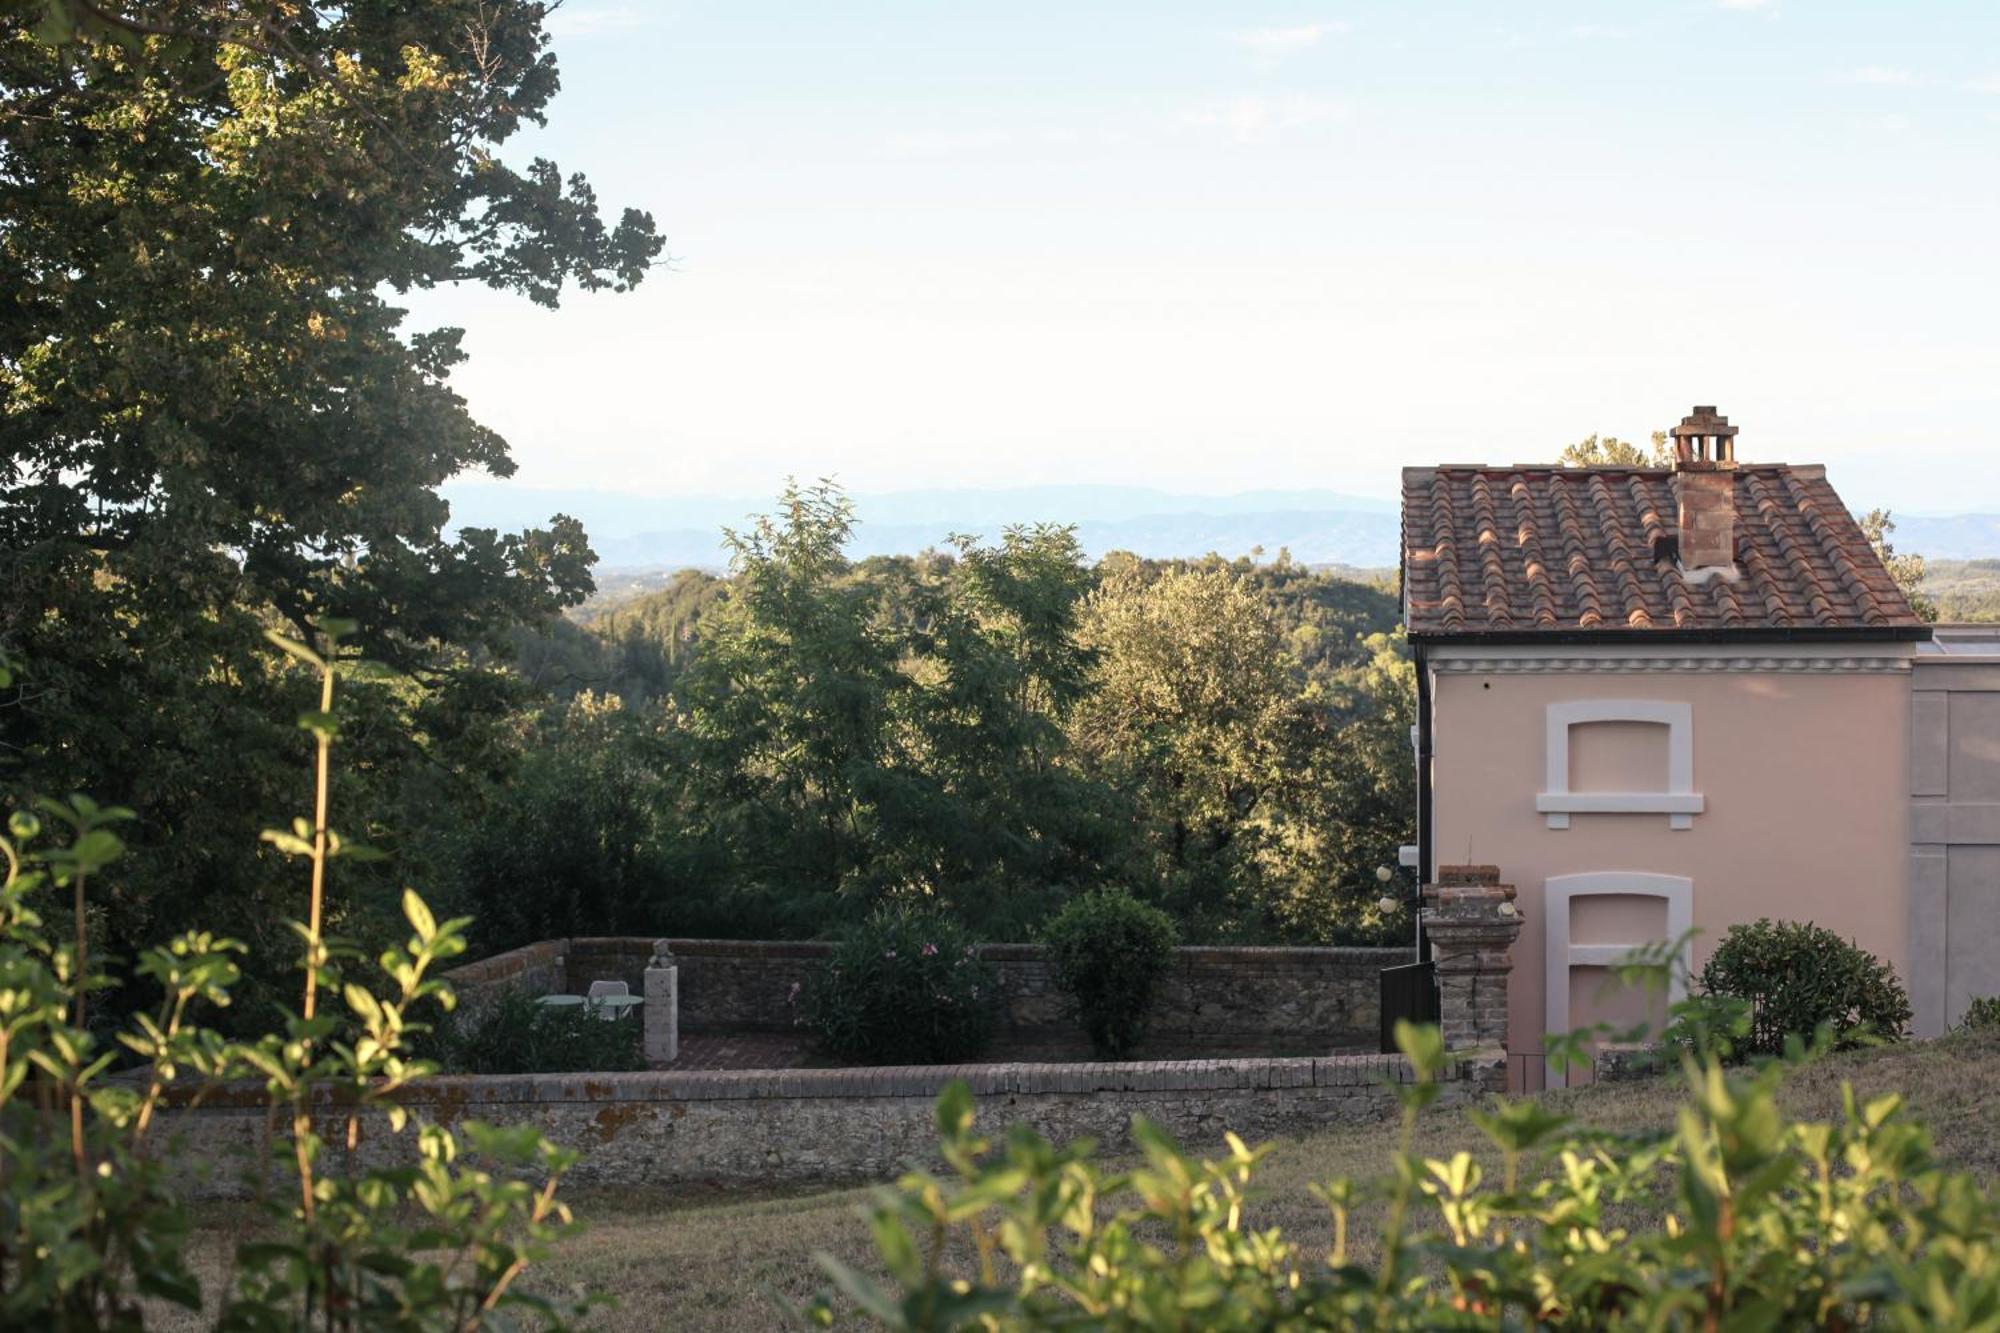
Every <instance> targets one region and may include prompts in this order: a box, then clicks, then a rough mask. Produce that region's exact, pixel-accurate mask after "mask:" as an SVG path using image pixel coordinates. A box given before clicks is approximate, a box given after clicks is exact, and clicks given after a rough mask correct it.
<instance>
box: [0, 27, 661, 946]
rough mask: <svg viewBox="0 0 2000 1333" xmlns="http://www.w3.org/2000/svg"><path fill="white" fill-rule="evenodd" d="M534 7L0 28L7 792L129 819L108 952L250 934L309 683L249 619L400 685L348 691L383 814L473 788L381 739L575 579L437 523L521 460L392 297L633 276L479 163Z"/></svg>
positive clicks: (481, 535) (577, 194)
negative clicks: (263, 826) (272, 821)
mask: <svg viewBox="0 0 2000 1333" xmlns="http://www.w3.org/2000/svg"><path fill="white" fill-rule="evenodd" d="M543 15H544V8H543V6H541V5H539V4H535V3H529V2H528V0H497V2H496V0H423V2H422V3H417V2H415V0H402V2H400V3H387V4H365V5H363V4H331V5H320V6H315V7H313V8H311V9H309V10H305V9H296V8H285V7H276V8H273V7H270V6H257V5H248V4H243V3H238V2H237V0H161V2H160V3H149V4H145V5H142V6H138V7H136V8H135V7H129V6H111V5H91V4H80V3H69V2H68V0H49V2H48V3H42V4H24V5H14V6H9V7H6V8H4V9H0V289H4V290H5V291H7V292H8V293H9V299H8V300H7V302H6V303H5V306H4V309H0V403H4V407H0V586H4V587H5V588H6V590H7V595H6V596H5V597H4V598H0V643H4V644H6V645H7V646H8V647H9V648H10V649H11V650H12V651H13V652H14V653H16V654H17V655H18V656H19V657H21V658H22V659H23V660H24V661H25V662H26V663H27V664H28V666H27V667H26V674H25V676H24V678H23V680H22V681H21V682H20V687H19V689H18V690H17V691H16V692H15V693H13V694H12V695H10V696H0V755H4V756H6V766H5V768H4V769H0V783H4V786H5V794H8V795H11V796H13V797H15V798H17V799H18V798H21V797H24V796H25V795H26V794H27V793H30V792H34V791H73V790H95V791H101V792H105V793H108V794H115V795H116V797H117V798H118V799H119V800H121V801H123V802H125V803H126V804H129V805H131V806H133V807H134V808H136V809H138V810H139V811H140V812H141V814H142V816H143V818H142V820H141V822H140V823H139V824H138V825H136V826H135V829H136V830H137V831H136V832H135V833H134V834H133V837H134V838H135V847H134V851H135V855H134V856H133V858H132V860H131V862H130V865H131V866H132V872H133V873H132V874H131V876H130V877H129V879H127V880H126V881H125V882H124V883H123V884H121V886H120V892H119V893H118V894H116V895H114V896H113V898H112V900H111V901H109V902H106V903H104V904H101V905H100V907H99V908H98V909H96V911H95V916H94V921H93V928H94V929H98V930H101V931H102V932H103V933H104V935H105V942H106V943H107V945H108V946H109V947H110V948H112V949H113V950H114V951H117V952H120V953H124V954H126V955H128V956H129V955H132V954H135V953H136V952H137V950H138V949H139V948H140V947H141V946H142V945H143V944H144V942H146V941H148V940H150V939H153V938H157V934H158V931H159V930H160V929H161V928H162V927H163V926H166V925H169V924H172V925H178V924H180V923H184V922H186V921H188V920H193V919H196V918H197V917H200V918H201V919H207V920H211V921H215V922H216V923H218V924H220V925H221V926H222V927H224V928H225V929H228V930H231V931H236V932H238V933H244V934H249V933H251V932H253V931H255V930H262V929H268V926H267V924H266V923H268V922H270V921H272V920H274V919H275V916H274V914H273V913H271V912H269V911H267V910H264V906H263V903H262V899H261V897H260V895H262V894H263V893H264V891H265V886H266V885H268V882H269V881H268V878H267V877H266V873H265V872H266V871H267V869H268V867H266V866H264V865H261V864H260V860H259V858H257V857H255V856H253V855H250V854H247V853H243V852H239V851H238V850H237V849H239V848H245V847H252V846H254V845H255V844H254V841H253V839H252V838H251V837H250V836H248V835H251V834H254V827H253V826H252V825H250V824H249V823H248V821H249V820H250V818H251V816H250V814H249V812H251V811H255V810H259V809H268V808H270V806H271V804H272V803H273V799H274V794H275V792H276V791H277V789H278V786H279V784H281V783H283V782H285V781H289V780H291V779H292V778H293V777H294V776H295V774H296V769H295V767H294V766H293V760H292V759H291V758H290V757H289V756H288V755H287V753H286V746H285V738H286V735H287V732H286V729H285V728H283V727H279V726H276V725H274V724H273V723H272V721H271V719H272V718H275V717H281V716H284V715H285V714H287V713H288V712H291V711H296V709H297V708H299V707H303V706H305V705H306V704H307V703H308V702H309V701H310V697H311V694H312V691H313V687H312V684H311V682H310V681H309V680H306V679H303V678H301V677H300V675H299V673H298V672H297V671H296V670H295V669H293V668H291V667H289V666H282V665H280V666H274V665H273V664H272V663H271V661H270V660H269V659H268V657H266V656H265V655H264V654H262V653H260V652H258V651H256V650H255V644H256V642H257V635H256V630H257V629H258V628H260V627H262V626H267V625H273V624H284V625H288V626H290V628H291V631H292V632H293V633H295V634H301V633H303V632H304V628H305V626H307V625H308V624H309V623H312V622H315V621H316V620H318V619H319V618H323V617H335V618H338V617H352V618H355V619H357V620H359V621H360V622H362V623H365V624H366V625H367V626H368V632H367V635H366V637H365V640H364V641H365V643H366V645H367V647H368V648H369V649H370V651H371V653H372V654H373V655H374V656H375V657H377V658H378V659H380V660H382V661H384V662H386V663H388V664H390V665H392V666H394V667H395V668H397V669H399V670H401V671H403V672H404V673H405V681H404V684H403V686H400V687H393V688H392V687H390V686H388V685H372V686H364V687H362V690H363V692H364V693H372V694H373V695H374V696H375V697H374V698H373V699H372V700H361V699H357V703H359V704H361V705H362V706H363V708H364V709H373V710H375V711H376V713H377V716H378V717H381V718H383V719H387V718H389V717H392V716H393V717H394V718H395V722H394V724H393V725H387V724H386V723H385V725H383V726H380V727H379V728H377V729H376V730H377V733H378V735H377V740H378V743H377V744H376V745H375V746H374V747H373V750H372V754H371V755H370V756H369V758H368V760H367V761H366V762H365V763H363V764H361V765H358V766H357V768H356V770H355V772H354V773H353V774H352V775H350V777H349V778H348V779H346V780H345V785H346V786H347V788H348V791H347V792H346V794H347V795H348V796H350V797H352V798H353V799H354V800H355V801H356V802H357V803H358V805H357V808H360V809H362V810H363V811H364V813H363V816H362V817H363V821H364V822H375V821H376V820H377V818H378V816H380V815H383V814H386V813H388V812H389V811H391V810H394V809H395V808H397V806H398V804H399V803H401V802H406V801H408V800H409V799H410V798H411V797H412V794H413V791H415V790H417V789H421V788H424V787H425V785H426V784H430V783H431V779H430V778H429V777H427V776H425V775H423V774H421V773H420V772H419V771H418V770H420V769H422V768H425V767H429V766H430V765H433V764H440V763H443V764H450V763H453V762H455V761H456V760H458V759H463V760H464V762H465V763H467V764H468V765H469V766H471V767H473V768H477V767H479V766H480V765H481V764H482V763H483V762H485V761H484V760H483V759H482V758H481V757H479V756H452V755H447V754H441V753H435V752H431V753H426V752H423V747H421V746H419V745H417V744H416V743H414V742H413V741H411V740H409V739H408V738H410V737H413V736H416V735H418V734H420V733H421V732H422V730H423V727H424V725H425V721H426V719H425V718H424V717H422V716H419V714H422V713H426V712H430V713H433V714H436V715H439V716H444V715H450V714H452V713H464V712H465V711H466V710H467V709H469V708H471V707H473V706H474V702H475V701H476V700H488V701H490V700H491V699H492V697H493V696H494V695H495V693H496V691H497V690H498V689H499V688H500V687H499V685H498V684H497V683H496V682H494V681H492V680H481V679H476V678H475V679H471V680H469V681H465V682H463V686H462V688H461V687H460V683H459V682H458V681H456V680H454V679H441V678H440V676H439V672H440V670H441V669H442V670H445V671H448V672H449V673H450V674H451V675H452V676H453V677H456V676H461V675H471V676H474V677H476V676H478V675H479V674H480V673H478V672H477V671H475V670H473V669H471V668H469V667H468V666H467V665H466V663H465V661H464V658H463V656H462V654H460V653H458V652H456V651H454V649H453V647H452V646H453V645H456V646H458V647H461V648H462V647H469V646H474V645H478V644H480V643H482V642H490V643H497V642H498V641H499V639H500V637H501V635H502V634H503V632H504V631H505V630H506V629H507V627H509V626H511V625H513V624H515V623H517V622H518V621H520V620H522V619H523V618H535V617H543V616H547V615H549V614H552V613H553V612H555V611H557V610H559V609H560V608H562V607H564V606H566V605H570V604H572V603H574V602H576V601H577V600H578V599H580V598H581V597H582V596H583V595H584V594H585V593H586V592H587V591H588V590H589V587H590V580H589V574H588V566H589V562H590V560H591V555H590V551H589V548H588V545H587V544H586V541H585V538H584V534H583V532H582V530H581V528H580V527H579V526H578V525H577V524H576V523H574V522H573V521H571V520H568V519H565V518H561V517H558V518H556V519H555V520H553V521H552V522H551V523H550V525H549V526H548V527H547V528H544V529H537V530H532V531H528V532H524V533H519V534H513V535H503V534H500V533H497V532H492V531H485V530H476V529H474V530H466V531H463V532H459V533H457V534H456V535H448V534H447V529H446V523H447V518H448V514H447V508H446V505H445V503H444V501H443V500H442V499H441V498H440V497H439V495H438V493H437V489H436V488H437V486H438V484H439V483H440V482H442V481H444V480H445V479H446V478H448V477H451V476H452V475H454V474H456V473H459V472H462V471H467V470H484V471H487V472H490V473H493V474H495V475H505V474H507V473H508V472H510V471H511V470H512V464H511V463H510V462H509V460H508V456H507V449H506V445H505V443H504V442H503V441H502V440H501V439H500V437H499V436H497V435H496V434H495V433H494V432H492V431H491V430H489V429H487V428H486V427H484V426H482V425H480V424H479V423H478V422H477V421H475V420H473V419H472V417H471V416H470V415H469V414H468V413H467V411H466V408H465V404H464V402H463V401H462V400H461V399H460V398H459V397H458V396H457V395H456V394H455V393H454V392H453V391H452V390H451V388H450V386H449V383H448V380H447V377H448V375H449V373H450V371H451V370H452V368H453V367H454V366H455V365H456V364H457V363H458V362H459V361H460V360H461V359H462V355H463V354H462V352H461V349H460V345H459V331H458V330H455V329H436V330H427V331H423V330H410V329H407V328H405V327H404V324H403V311H402V310H401V309H399V308H398V307H397V306H396V305H395V304H393V299H394V296H395V295H396V294H398V293H405V292H409V291H412V290H423V289H428V288H432V287H435V286H437V285H439V284H442V283H454V282H477V283H483V284H485V285H488V286H491V287H494V288H496V289H499V290H503V291H510V292H515V293H519V294H521V295H523V296H526V297H527V298H528V299H530V300H533V301H536V302H538V303H541V304H545V305H553V304H554V303H555V302H556V301H557V299H558V297H559V295H560V294H561V293H562V292H563V290H564V289H565V288H567V287H571V286H575V287H580V288H583V289H585V290H592V289H600V288H603V289H622V288H625V287H629V286H630V285H632V284H633V283H636V282H637V281H639V280H640V278H641V277H642V276H643V275H644V273H645V271H646V269H647V266H648V264H649V263H650V262H651V260H652V259H653V257H654V256H655V255H656V254H657V253H658V251H659V248H660V241H659V239H658V237H657V236H655V234H654V229H653V225H652V222H651V220H650V219H649V218H648V217H646V216H645V215H644V214H641V213H634V212H628V213H626V214H625V215H624V216H623V218H622V219H620V220H619V221H617V222H616V223H615V224H614V223H607V222H606V221H605V220H604V219H603V218H602V217H601V216H600V214H599V209H598V206H597V202H596V199H595V197H594V195H593V194H592V192H591V190H590V187H589V186H588V184H587V183H586V182H585V181H583V180H582V179H581V178H580V177H574V176H572V177H568V178H565V177H564V176H563V175H562V173H561V172H560V171H559V170H558V169H557V168H556V166H555V165H554V164H553V163H550V162H547V161H544V160H540V159H536V160H534V161H532V162H529V163H528V164H526V165H524V166H519V167H516V166H513V165H510V164H509V162H508V160H506V159H505V158H503V156H502V155H501V149H502V148H503V146H504V145H505V144H506V143H507V141H508V140H509V139H511V138H512V136H513V135H514V134H515V132H516V131H517V130H519V129H520V128H521V127H522V126H523V125H525V124H535V123H540V122H541V121H542V119H543V117H544V114H545V111H546V109H547V106H548V104H549V101H550V99H551V98H552V97H553V95H554V94H555V91H556V87H557V76H556V68H555V64H554V60H553V57H552V56H551V55H550V54H549V52H548V49H547V35H546V32H545V30H544V28H543V23H542V20H543ZM418 681H422V682H423V683H424V685H425V687H426V690H436V691H440V692H443V693H445V694H447V695H449V696H451V697H447V698H445V699H444V700H442V701H441V702H440V701H436V700H430V699H424V698H421V697H420V696H421V695H422V694H423V693H424V691H417V690H414V688H413V687H414V685H415V683H416V682H418ZM432 785H434V784H432ZM391 883H392V881H389V880H388V879H387V878H386V877H385V880H384V887H385V889H386V888H387V887H388V886H389V885H390V884H391ZM392 903H393V897H392V896H390V897H388V898H387V899H386V900H385V901H383V902H382V903H380V904H379V910H380V912H381V914H382V915H384V916H385V917H386V916H388V915H389V913H390V911H391V904H392ZM257 957H259V958H262V959H268V958H269V957H270V955H269V954H265V953H262V952H260V953H259V954H258V955H257Z"/></svg>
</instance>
